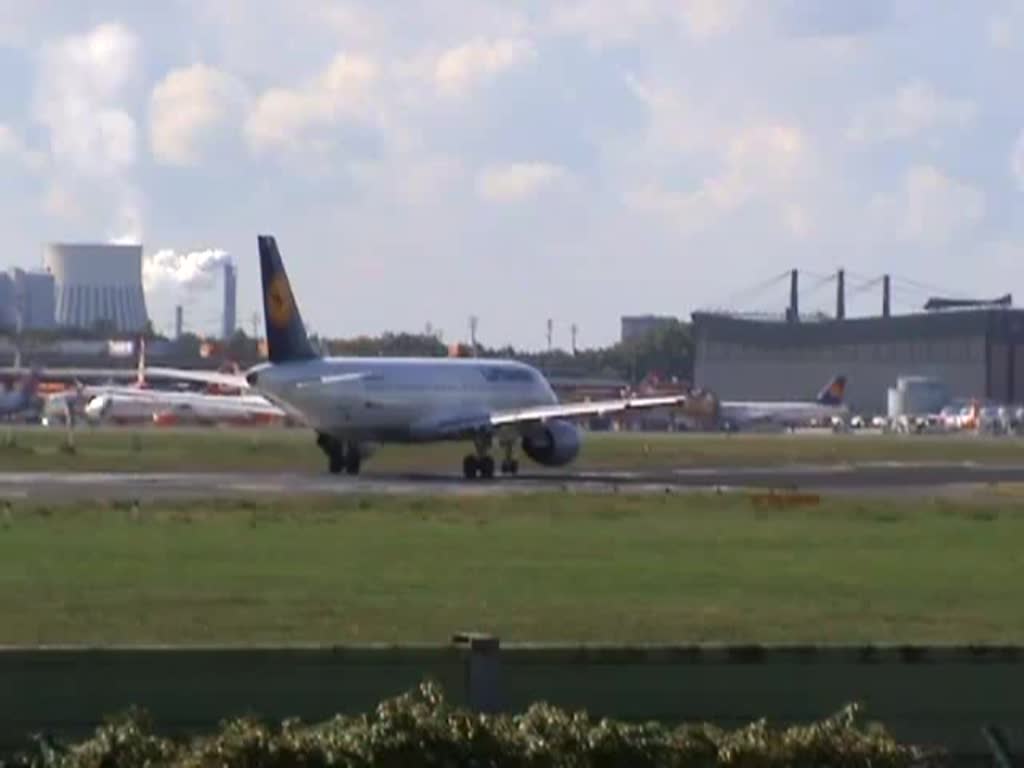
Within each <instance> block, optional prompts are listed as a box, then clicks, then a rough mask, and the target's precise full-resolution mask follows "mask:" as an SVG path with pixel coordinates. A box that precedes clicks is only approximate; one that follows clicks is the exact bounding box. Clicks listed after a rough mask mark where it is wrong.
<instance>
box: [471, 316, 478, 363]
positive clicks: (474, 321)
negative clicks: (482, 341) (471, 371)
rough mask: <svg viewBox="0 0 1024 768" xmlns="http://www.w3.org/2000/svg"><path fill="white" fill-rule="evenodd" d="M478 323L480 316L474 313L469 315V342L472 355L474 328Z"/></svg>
mask: <svg viewBox="0 0 1024 768" xmlns="http://www.w3.org/2000/svg"><path fill="white" fill-rule="evenodd" d="M479 323H480V318H478V317H477V316H476V315H470V316H469V343H470V346H471V347H472V349H473V357H476V329H477V326H478V325H479Z"/></svg>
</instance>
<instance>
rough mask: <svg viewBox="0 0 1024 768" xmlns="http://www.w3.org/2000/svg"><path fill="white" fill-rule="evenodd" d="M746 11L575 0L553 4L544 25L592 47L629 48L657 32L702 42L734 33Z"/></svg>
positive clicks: (735, 5) (717, 4) (739, 2)
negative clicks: (673, 32) (649, 33)
mask: <svg viewBox="0 0 1024 768" xmlns="http://www.w3.org/2000/svg"><path fill="white" fill-rule="evenodd" d="M750 7H752V6H751V4H750V3H749V2H748V0H620V2H617V3H609V2H606V0H576V1H575V2H573V3H556V4H554V5H553V8H552V11H551V14H550V17H549V19H548V23H547V26H548V27H549V29H550V30H551V31H553V32H554V33H556V34H568V35H576V36H581V37H583V38H585V39H586V40H587V41H588V42H589V43H590V44H591V45H592V46H595V47H604V46H609V45H623V44H627V43H632V42H634V41H636V40H637V39H639V38H640V37H642V36H643V35H644V34H646V33H647V32H649V31H650V30H652V29H656V28H659V27H661V28H665V27H667V28H669V29H671V30H673V31H679V32H683V33H685V34H686V35H687V36H688V37H690V38H692V39H700V40H706V39H710V38H713V37H717V36H719V35H722V34H724V33H726V32H728V31H729V30H731V29H732V28H734V27H735V26H736V25H737V24H738V23H739V21H740V20H741V19H742V18H743V15H744V13H745V12H746V11H747V10H748V9H749V8H750Z"/></svg>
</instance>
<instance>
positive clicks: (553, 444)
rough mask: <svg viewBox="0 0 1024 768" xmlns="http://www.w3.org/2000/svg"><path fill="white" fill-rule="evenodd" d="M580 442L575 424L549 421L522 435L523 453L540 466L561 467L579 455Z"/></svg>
mask: <svg viewBox="0 0 1024 768" xmlns="http://www.w3.org/2000/svg"><path fill="white" fill-rule="evenodd" d="M582 443H583V440H582V438H581V437H580V431H579V429H577V427H576V425H575V424H571V423H569V422H568V421H550V422H548V423H547V424H541V425H539V426H537V427H536V428H534V429H533V430H531V431H530V432H528V433H527V434H526V435H524V437H523V453H525V454H526V455H527V456H529V457H530V458H531V459H533V460H534V461H535V462H537V463H538V464H540V465H542V466H545V467H561V466H564V465H566V464H568V463H569V462H571V461H572V460H573V459H575V458H576V457H577V456H578V455H579V452H580V446H581V445H582Z"/></svg>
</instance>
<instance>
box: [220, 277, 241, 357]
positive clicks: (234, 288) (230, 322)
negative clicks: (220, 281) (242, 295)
mask: <svg viewBox="0 0 1024 768" xmlns="http://www.w3.org/2000/svg"><path fill="white" fill-rule="evenodd" d="M237 298H238V274H237V272H236V271H235V265H234V264H232V263H231V262H230V261H225V262H224V319H223V325H222V328H221V338H223V339H224V340H225V341H227V340H228V339H230V338H231V337H232V336H234V335H235V328H236V326H237V317H236V314H237V312H236V310H237V304H236V301H237Z"/></svg>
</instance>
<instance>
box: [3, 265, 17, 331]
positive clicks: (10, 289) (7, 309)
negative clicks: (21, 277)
mask: <svg viewBox="0 0 1024 768" xmlns="http://www.w3.org/2000/svg"><path fill="white" fill-rule="evenodd" d="M17 324H18V308H17V305H16V304H15V303H14V281H13V280H12V279H11V276H10V275H9V274H7V273H6V272H0V331H6V332H8V333H9V332H11V331H14V330H15V329H16V328H17Z"/></svg>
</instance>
